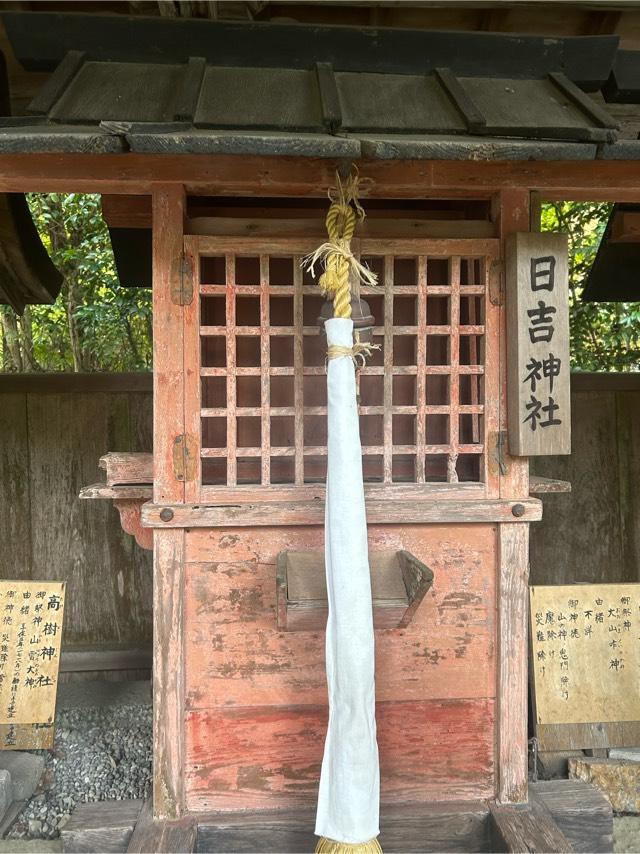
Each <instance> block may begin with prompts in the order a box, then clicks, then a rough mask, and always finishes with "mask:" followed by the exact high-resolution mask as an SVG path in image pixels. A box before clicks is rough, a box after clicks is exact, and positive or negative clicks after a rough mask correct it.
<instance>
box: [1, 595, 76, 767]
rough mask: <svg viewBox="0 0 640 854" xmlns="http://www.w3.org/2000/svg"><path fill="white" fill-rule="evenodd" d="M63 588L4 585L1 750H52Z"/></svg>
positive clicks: (2, 609) (2, 606)
mask: <svg viewBox="0 0 640 854" xmlns="http://www.w3.org/2000/svg"><path fill="white" fill-rule="evenodd" d="M63 613H64V584H62V583H60V582H50V581H0V749H3V750H7V749H9V750H10V749H20V748H25V747H27V746H29V747H46V746H51V742H52V739H53V720H54V716H55V707H56V692H57V687H58V668H59V665H60V646H61V640H62V618H63Z"/></svg>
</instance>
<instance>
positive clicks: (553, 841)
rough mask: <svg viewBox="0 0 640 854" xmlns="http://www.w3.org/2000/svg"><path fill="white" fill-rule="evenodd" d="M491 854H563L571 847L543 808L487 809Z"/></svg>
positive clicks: (534, 803) (510, 806) (495, 806)
mask: <svg viewBox="0 0 640 854" xmlns="http://www.w3.org/2000/svg"><path fill="white" fill-rule="evenodd" d="M490 809H491V818H492V822H493V825H492V830H493V841H494V850H495V851H509V852H511V851H513V852H531V854H546V852H553V854H565V852H572V851H573V847H572V845H571V843H570V842H569V840H568V839H567V837H566V836H565V835H564V833H563V832H562V831H561V830H560V828H559V827H558V825H557V824H556V822H555V820H554V818H553V816H552V815H551V813H550V811H549V810H548V809H547V808H546V806H544V804H543V803H542V802H541V801H539V800H537V799H535V798H531V799H530V800H529V803H526V804H496V803H492V804H491V805H490Z"/></svg>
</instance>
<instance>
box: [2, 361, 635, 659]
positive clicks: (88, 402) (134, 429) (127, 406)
mask: <svg viewBox="0 0 640 854" xmlns="http://www.w3.org/2000/svg"><path fill="white" fill-rule="evenodd" d="M572 406H573V454H572V456H570V457H551V458H539V459H537V460H534V461H533V463H532V471H533V472H535V473H536V474H540V475H545V476H549V477H558V478H561V479H563V480H569V481H571V483H572V484H573V493H572V494H571V495H566V494H560V495H545V496H544V518H543V521H542V522H538V523H535V524H534V525H533V526H532V532H531V580H532V583H534V584H554V583H555V584H563V583H570V582H571V581H587V582H605V581H610V582H615V581H640V375H615V374H611V375H574V376H573V378H572ZM151 409H152V401H151V377H150V375H144V374H138V375H135V374H134V375H132V374H122V375H115V376H114V375H100V374H95V375H91V376H78V375H63V374H61V375H55V376H53V375H48V376H47V375H43V376H36V375H30V376H7V375H0V577H2V578H51V579H64V580H66V581H67V583H68V584H69V594H70V595H69V597H68V599H67V613H66V620H65V623H66V625H65V631H66V637H65V641H66V646H67V647H69V646H76V647H78V646H88V647H90V646H101V647H112V648H113V647H121V646H122V647H140V646H145V645H147V644H149V643H150V641H151V555H150V553H149V552H144V551H143V550H142V549H140V548H139V547H138V546H137V545H136V544H135V542H134V541H133V538H132V537H130V536H129V535H128V534H125V533H124V532H123V531H122V529H121V528H120V522H119V517H118V513H117V512H116V510H115V509H114V508H113V507H112V506H111V502H109V501H80V500H78V498H77V496H78V493H79V491H80V488H81V487H82V486H85V485H87V484H89V483H93V482H95V481H98V480H102V479H103V473H102V472H100V471H99V469H98V459H99V457H100V456H101V455H102V454H104V453H105V452H106V451H109V450H137V451H144V450H150V449H151Z"/></svg>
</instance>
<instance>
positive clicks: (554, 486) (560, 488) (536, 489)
mask: <svg viewBox="0 0 640 854" xmlns="http://www.w3.org/2000/svg"><path fill="white" fill-rule="evenodd" d="M559 492H571V484H570V483H569V481H568V480H557V479H556V478H552V477H541V476H540V475H536V474H531V475H529V495H552V494H555V493H559Z"/></svg>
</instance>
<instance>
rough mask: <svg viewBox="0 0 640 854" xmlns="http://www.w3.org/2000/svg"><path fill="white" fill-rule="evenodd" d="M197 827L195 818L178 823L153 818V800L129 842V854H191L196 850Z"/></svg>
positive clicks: (141, 816) (144, 807)
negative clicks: (163, 853)
mask: <svg viewBox="0 0 640 854" xmlns="http://www.w3.org/2000/svg"><path fill="white" fill-rule="evenodd" d="M196 835H197V825H196V820H195V818H194V817H193V816H189V817H188V818H183V819H179V820H178V821H158V820H154V818H153V806H152V803H151V800H148V801H145V804H144V806H143V808H142V811H141V813H140V817H139V818H138V823H137V824H136V827H135V830H134V831H133V834H132V836H131V839H130V840H129V845H128V847H127V852H135V854H145V852H148V851H165V852H171V854H191V852H193V851H195V850H196Z"/></svg>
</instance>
